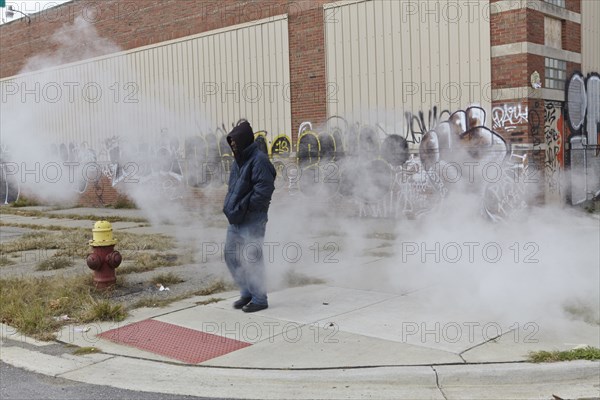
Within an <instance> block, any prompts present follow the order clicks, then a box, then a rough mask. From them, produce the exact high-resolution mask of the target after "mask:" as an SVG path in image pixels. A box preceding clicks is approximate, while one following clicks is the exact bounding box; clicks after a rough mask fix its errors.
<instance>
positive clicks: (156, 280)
mask: <svg viewBox="0 0 600 400" xmlns="http://www.w3.org/2000/svg"><path fill="white" fill-rule="evenodd" d="M181 282H185V281H184V280H183V279H181V278H180V277H179V276H178V275H177V274H174V273H172V272H168V273H165V274H158V275H155V276H153V277H152V279H150V283H152V284H154V285H163V286H168V285H175V284H177V283H181Z"/></svg>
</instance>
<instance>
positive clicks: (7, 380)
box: [0, 361, 226, 400]
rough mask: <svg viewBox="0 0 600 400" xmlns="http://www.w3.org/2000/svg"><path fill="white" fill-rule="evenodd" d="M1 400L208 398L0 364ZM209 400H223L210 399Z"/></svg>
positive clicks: (176, 399)
mask: <svg viewBox="0 0 600 400" xmlns="http://www.w3.org/2000/svg"><path fill="white" fill-rule="evenodd" d="M0 399H2V400H17V399H19V400H21V399H23V400H26V399H27V400H29V399H32V400H71V399H72V400H82V399H85V400H121V399H123V400H167V399H169V400H209V398H208V397H193V396H177V395H168V394H161V393H148V392H136V391H133V390H124V389H117V388H113V387H110V386H99V385H90V384H86V383H80V382H74V381H70V380H67V379H62V378H53V377H49V376H46V375H41V374H36V373H34V372H29V371H25V370H23V369H20V368H15V367H13V366H11V365H8V364H6V363H4V362H1V361H0ZM210 400H226V399H213V398H211V399H210Z"/></svg>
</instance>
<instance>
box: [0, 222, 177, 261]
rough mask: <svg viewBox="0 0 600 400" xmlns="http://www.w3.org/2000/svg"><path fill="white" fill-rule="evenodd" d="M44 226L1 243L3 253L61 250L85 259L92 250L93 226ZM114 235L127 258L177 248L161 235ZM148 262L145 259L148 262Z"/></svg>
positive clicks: (59, 251) (117, 247)
mask: <svg viewBox="0 0 600 400" xmlns="http://www.w3.org/2000/svg"><path fill="white" fill-rule="evenodd" d="M0 226H2V224H0ZM45 228H47V227H37V228H32V229H36V230H38V232H31V233H26V234H24V235H23V236H21V237H20V238H18V239H16V240H13V241H10V242H8V243H2V244H0V253H1V254H3V255H4V254H10V253H15V252H21V251H29V250H58V251H57V253H56V255H57V256H69V257H73V258H78V257H80V258H84V257H86V256H87V255H88V254H89V253H90V252H91V250H90V247H89V245H88V241H89V240H90V239H91V238H92V231H91V229H82V228H62V227H60V229H57V230H52V229H51V230H47V229H45ZM114 237H115V239H116V240H117V246H116V249H117V250H119V251H121V252H122V253H123V257H124V259H125V260H127V257H128V256H129V255H128V252H133V253H134V254H135V255H136V256H140V257H147V255H144V256H141V254H144V253H139V254H138V252H139V251H143V250H157V251H167V250H171V249H173V248H174V247H175V242H174V240H173V238H171V237H169V236H165V235H160V234H135V233H129V232H115V233H114ZM175 257H176V256H175ZM172 258H173V256H172V255H165V256H164V257H162V258H160V259H159V261H157V262H166V261H167V262H168V261H169V260H170V259H172ZM136 261H138V260H136ZM142 263H144V262H142ZM147 263H148V262H145V264H147Z"/></svg>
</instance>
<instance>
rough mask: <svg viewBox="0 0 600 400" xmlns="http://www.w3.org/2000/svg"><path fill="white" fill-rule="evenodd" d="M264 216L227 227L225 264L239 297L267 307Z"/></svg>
mask: <svg viewBox="0 0 600 400" xmlns="http://www.w3.org/2000/svg"><path fill="white" fill-rule="evenodd" d="M266 226H267V213H259V214H257V215H254V216H253V218H252V222H248V223H244V224H240V225H229V228H227V239H226V241H225V250H224V253H225V263H226V264H227V268H229V272H231V276H232V277H233V280H234V281H235V283H236V284H237V285H238V286H239V287H240V294H241V296H242V297H250V298H252V302H253V303H255V304H260V305H267V304H268V303H267V289H266V283H265V263H264V260H263V243H264V239H265V229H266Z"/></svg>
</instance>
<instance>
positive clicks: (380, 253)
mask: <svg viewBox="0 0 600 400" xmlns="http://www.w3.org/2000/svg"><path fill="white" fill-rule="evenodd" d="M362 255H363V256H369V257H380V258H390V257H393V256H394V255H393V254H392V253H389V252H387V251H377V250H365V251H363V254H362Z"/></svg>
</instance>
